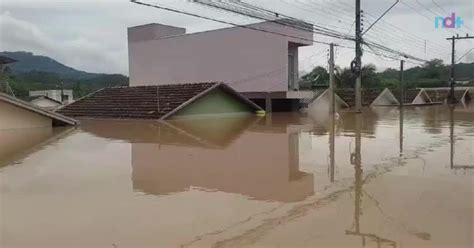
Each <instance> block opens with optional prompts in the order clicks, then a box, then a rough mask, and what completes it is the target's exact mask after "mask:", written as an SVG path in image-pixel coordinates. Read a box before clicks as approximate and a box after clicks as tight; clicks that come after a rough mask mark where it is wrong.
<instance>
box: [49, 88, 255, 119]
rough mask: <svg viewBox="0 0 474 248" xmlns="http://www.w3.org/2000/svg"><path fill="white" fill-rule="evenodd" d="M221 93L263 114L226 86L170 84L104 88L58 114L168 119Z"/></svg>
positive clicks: (66, 107) (89, 116) (101, 117)
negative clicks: (213, 93) (209, 94)
mask: <svg viewBox="0 0 474 248" xmlns="http://www.w3.org/2000/svg"><path fill="white" fill-rule="evenodd" d="M215 89H220V90H222V91H223V92H225V93H227V94H229V95H231V96H233V97H235V98H237V99H239V100H240V101H241V102H242V103H243V104H245V105H246V106H248V107H249V108H250V109H251V110H253V111H258V110H262V109H261V108H260V107H259V106H258V105H256V104H255V103H253V102H252V101H250V100H249V99H247V98H245V97H244V96H242V95H241V94H239V93H238V92H236V91H235V90H234V89H232V88H230V87H229V86H227V85H226V84H224V83H220V82H211V83H193V84H170V85H155V86H135V87H117V88H104V89H102V90H99V91H97V92H95V93H93V94H91V95H89V96H87V97H85V98H82V99H79V100H77V101H76V102H74V103H72V104H69V105H67V106H65V107H64V108H62V109H60V110H58V111H59V112H60V113H63V114H65V115H68V116H74V117H82V118H99V119H151V120H153V119H155V120H156V119H160V120H163V119H166V118H168V117H171V116H172V115H174V114H176V113H177V112H178V111H179V110H181V109H183V108H184V107H186V106H188V105H189V104H190V103H192V102H194V101H196V100H197V99H200V98H201V97H203V96H205V95H207V93H209V92H211V91H213V90H215Z"/></svg>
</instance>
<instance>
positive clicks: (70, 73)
mask: <svg viewBox="0 0 474 248" xmlns="http://www.w3.org/2000/svg"><path fill="white" fill-rule="evenodd" d="M0 55H2V56H6V57H9V58H12V59H15V60H17V61H18V62H16V63H13V64H10V65H8V67H9V69H8V73H7V77H8V81H9V83H10V85H11V87H12V89H13V91H14V92H15V95H17V96H19V97H25V96H27V95H28V91H31V90H47V89H56V88H58V87H59V85H60V83H61V82H63V83H64V88H65V89H72V90H74V95H75V97H76V98H77V97H81V96H83V95H86V94H88V93H90V92H93V91H95V90H98V89H100V88H104V87H110V86H123V85H128V77H127V76H125V75H122V74H104V73H89V72H85V71H80V70H76V69H74V68H72V67H69V66H67V65H64V64H62V63H60V62H58V61H56V60H54V59H52V58H50V57H47V56H39V55H34V54H33V53H30V52H0Z"/></svg>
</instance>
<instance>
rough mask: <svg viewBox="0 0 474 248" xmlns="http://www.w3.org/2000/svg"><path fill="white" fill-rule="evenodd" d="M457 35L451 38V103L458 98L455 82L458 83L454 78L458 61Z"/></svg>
mask: <svg viewBox="0 0 474 248" xmlns="http://www.w3.org/2000/svg"><path fill="white" fill-rule="evenodd" d="M455 52H456V36H454V35H453V37H452V38H451V70H450V72H449V74H450V75H449V82H450V83H449V87H451V89H450V90H449V101H450V102H451V103H456V99H455V97H454V84H455V83H456V81H455V79H454V77H455V76H454V75H455V74H454V66H455V65H456V61H455V57H456V54H455Z"/></svg>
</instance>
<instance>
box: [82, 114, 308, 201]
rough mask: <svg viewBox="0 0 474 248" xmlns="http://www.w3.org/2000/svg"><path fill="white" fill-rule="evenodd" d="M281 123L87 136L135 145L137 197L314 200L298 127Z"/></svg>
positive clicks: (178, 126) (221, 123)
mask: <svg viewBox="0 0 474 248" xmlns="http://www.w3.org/2000/svg"><path fill="white" fill-rule="evenodd" d="M267 118H268V117H267ZM277 121H278V120H277V119H275V120H274V122H273V124H272V125H268V124H267V123H268V122H267V121H266V120H265V119H258V118H256V117H246V118H244V119H243V118H240V117H239V118H226V119H217V120H195V121H193V122H192V123H190V122H187V121H174V122H166V123H164V124H162V125H158V124H150V125H148V126H146V127H143V126H141V125H140V124H138V125H136V124H134V123H121V124H119V125H118V126H115V127H112V126H114V125H113V124H112V125H110V123H104V122H102V123H94V124H91V125H87V124H85V125H84V130H86V131H88V132H91V133H93V134H94V135H97V136H101V137H106V138H114V139H123V140H128V141H130V142H131V144H132V145H131V157H132V181H133V188H134V190H136V191H140V192H144V193H146V194H153V195H166V194H172V193H177V192H182V191H187V190H189V189H190V188H192V187H196V188H202V189H206V190H217V191H222V192H229V193H238V194H242V195H246V196H249V197H251V198H253V199H257V200H266V201H281V202H293V201H300V200H303V199H304V198H305V197H307V196H309V195H312V194H313V188H314V187H313V176H312V174H310V173H305V172H302V171H300V170H299V159H298V158H299V150H298V125H297V124H296V125H295V126H294V127H293V128H294V130H289V129H288V128H287V127H286V125H282V126H279V125H278V124H277V123H278V122H277ZM124 126H127V127H126V128H124ZM135 128H136V130H135ZM115 129H116V130H115ZM135 131H136V132H138V133H142V134H144V135H134V132H135ZM146 134H150V135H146Z"/></svg>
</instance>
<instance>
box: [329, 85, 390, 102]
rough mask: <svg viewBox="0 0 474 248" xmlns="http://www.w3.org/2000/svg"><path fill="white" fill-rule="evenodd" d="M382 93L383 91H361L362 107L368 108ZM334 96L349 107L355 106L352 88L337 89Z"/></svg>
mask: <svg viewBox="0 0 474 248" xmlns="http://www.w3.org/2000/svg"><path fill="white" fill-rule="evenodd" d="M382 92H383V89H363V90H362V105H363V106H369V105H370V104H372V102H373V101H374V100H375V99H377V97H378V96H379V95H380V94H381V93H382ZM336 94H337V95H338V96H339V97H340V98H342V100H344V102H346V103H347V104H349V106H351V107H352V106H355V90H354V89H352V88H350V89H349V88H346V89H337V90H336Z"/></svg>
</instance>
